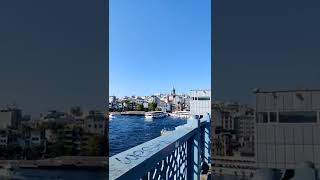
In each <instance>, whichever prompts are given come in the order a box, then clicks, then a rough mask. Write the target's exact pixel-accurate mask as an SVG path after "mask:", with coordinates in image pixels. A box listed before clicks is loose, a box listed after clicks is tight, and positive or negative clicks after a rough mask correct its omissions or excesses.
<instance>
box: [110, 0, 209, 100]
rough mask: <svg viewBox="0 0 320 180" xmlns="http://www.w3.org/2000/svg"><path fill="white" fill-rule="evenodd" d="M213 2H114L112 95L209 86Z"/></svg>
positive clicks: (111, 58) (157, 0)
mask: <svg viewBox="0 0 320 180" xmlns="http://www.w3.org/2000/svg"><path fill="white" fill-rule="evenodd" d="M210 7H211V2H210V0H201V1H198V0H110V1H109V10H110V12H109V15H110V17H109V20H110V24H109V25H110V26H109V50H110V51H109V53H110V54H109V94H110V95H116V96H125V95H150V94H152V93H158V92H169V91H170V90H171V89H172V86H175V88H176V90H177V92H178V93H179V92H184V93H188V92H189V90H191V89H208V88H210V87H211V8H210Z"/></svg>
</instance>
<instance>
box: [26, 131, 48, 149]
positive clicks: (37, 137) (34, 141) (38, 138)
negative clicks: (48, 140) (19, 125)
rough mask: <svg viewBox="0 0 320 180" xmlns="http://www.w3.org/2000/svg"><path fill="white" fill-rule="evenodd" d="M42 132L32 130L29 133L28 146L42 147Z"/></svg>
mask: <svg viewBox="0 0 320 180" xmlns="http://www.w3.org/2000/svg"><path fill="white" fill-rule="evenodd" d="M44 137H45V136H44V132H43V131H42V130H41V129H32V130H31V131H30V140H29V143H30V145H43V143H44V140H45V139H44Z"/></svg>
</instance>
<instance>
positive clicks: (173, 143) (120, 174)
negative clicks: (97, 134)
mask: <svg viewBox="0 0 320 180" xmlns="http://www.w3.org/2000/svg"><path fill="white" fill-rule="evenodd" d="M210 152H211V151H210V115H206V116H204V117H203V118H201V119H198V118H196V117H192V118H190V119H188V122H187V124H185V125H182V126H178V127H176V129H175V130H174V131H171V132H168V133H166V134H165V135H163V136H160V137H158V138H155V139H153V140H150V141H148V142H145V143H143V144H141V145H138V146H136V147H133V148H131V149H129V150H127V151H124V152H122V153H119V154H117V155H115V156H112V157H111V158H110V159H109V165H110V166H109V172H110V174H109V179H110V180H113V179H119V180H120V179H125V180H128V179H130V180H136V179H142V180H151V179H165V180H171V179H193V180H199V179H200V173H201V167H210V163H211V162H210ZM203 171H207V169H206V168H204V170H203Z"/></svg>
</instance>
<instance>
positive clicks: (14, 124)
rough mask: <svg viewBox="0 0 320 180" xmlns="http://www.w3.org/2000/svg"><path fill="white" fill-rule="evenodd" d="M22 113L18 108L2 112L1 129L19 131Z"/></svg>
mask: <svg viewBox="0 0 320 180" xmlns="http://www.w3.org/2000/svg"><path fill="white" fill-rule="evenodd" d="M21 119H22V112H21V110H20V109H17V108H7V109H2V110H0V129H7V128H13V129H17V128H18V126H19V124H20V123H21Z"/></svg>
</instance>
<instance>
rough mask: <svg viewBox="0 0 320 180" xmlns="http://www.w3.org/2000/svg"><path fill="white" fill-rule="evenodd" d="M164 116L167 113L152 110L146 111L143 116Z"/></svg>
mask: <svg viewBox="0 0 320 180" xmlns="http://www.w3.org/2000/svg"><path fill="white" fill-rule="evenodd" d="M166 116H167V114H166V113H164V112H162V111H152V112H146V113H145V116H144V117H145V118H146V119H159V118H164V117H166Z"/></svg>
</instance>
